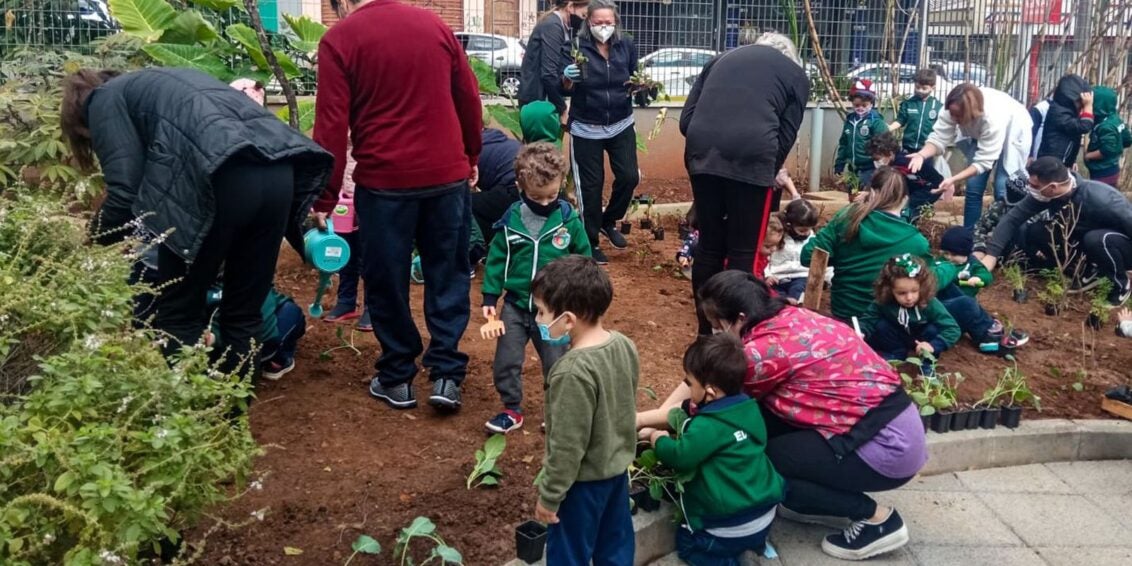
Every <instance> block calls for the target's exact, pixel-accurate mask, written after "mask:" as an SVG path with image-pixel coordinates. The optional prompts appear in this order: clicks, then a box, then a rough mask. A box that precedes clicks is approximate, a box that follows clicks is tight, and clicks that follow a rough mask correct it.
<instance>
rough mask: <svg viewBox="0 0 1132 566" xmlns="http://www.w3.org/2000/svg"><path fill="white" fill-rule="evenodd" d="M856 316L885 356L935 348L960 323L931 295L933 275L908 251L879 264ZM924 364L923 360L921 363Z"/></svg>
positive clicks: (955, 337) (950, 339) (944, 345)
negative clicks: (865, 306) (869, 297)
mask: <svg viewBox="0 0 1132 566" xmlns="http://www.w3.org/2000/svg"><path fill="white" fill-rule="evenodd" d="M873 293H874V302H873V304H871V305H869V310H868V311H866V313H865V316H864V318H863V319H862V320H861V321H860V322H861V332H862V333H863V334H864V335H865V341H866V342H868V344H869V346H872V348H873V350H875V351H876V353H878V354H880V355H881V356H882V357H883V358H884V359H886V360H903V359H906V358H908V356H910V355H917V356H926V355H931V356H934V357H936V358H939V356H940V354H942V353H943V352H944V350H947V349H948V348H950V347H952V346H954V345H955V343H956V342H957V341H959V336H960V330H959V325H958V324H956V323H955V319H954V318H952V316H951V314H949V313H948V312H947V309H946V308H945V307H944V306H943V303H941V302H940V301H939V299H937V298H935V293H936V277H935V274H934V273H932V270H930V269H928V266H927V265H926V264H925V263H924V260H922V259H920V258H918V257H916V256H913V255H911V254H904V255H900V256H896V257H894V258H892V259H890V260H888V262H886V263H885V264H884V267H883V268H882V269H881V272H880V277H878V278H877V281H876V284H875V285H874V287H873ZM927 366H928V364H926V363H925V369H926V367H927Z"/></svg>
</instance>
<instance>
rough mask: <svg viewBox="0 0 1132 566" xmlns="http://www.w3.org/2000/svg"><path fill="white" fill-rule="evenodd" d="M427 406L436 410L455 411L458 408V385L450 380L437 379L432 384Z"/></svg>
mask: <svg viewBox="0 0 1132 566" xmlns="http://www.w3.org/2000/svg"><path fill="white" fill-rule="evenodd" d="M428 404H429V405H432V406H433V407H435V408H436V409H438V410H447V411H455V410H456V409H459V408H460V405H461V403H460V384H459V383H456V382H455V381H454V380H451V379H443V378H441V379H438V380H436V381H434V382H432V395H430V396H429V398H428Z"/></svg>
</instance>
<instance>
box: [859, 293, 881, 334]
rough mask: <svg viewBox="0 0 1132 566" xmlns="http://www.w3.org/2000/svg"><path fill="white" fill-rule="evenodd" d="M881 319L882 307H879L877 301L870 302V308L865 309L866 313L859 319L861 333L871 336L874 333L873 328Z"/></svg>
mask: <svg viewBox="0 0 1132 566" xmlns="http://www.w3.org/2000/svg"><path fill="white" fill-rule="evenodd" d="M879 320H880V308H879V307H877V304H876V301H873V302H871V303H869V308H868V309H867V310H865V314H863V315H861V316H860V318H858V319H857V325H858V326H860V327H861V334H864V335H865V336H869V335H870V334H872V333H873V329H875V328H876V326H877V321H879Z"/></svg>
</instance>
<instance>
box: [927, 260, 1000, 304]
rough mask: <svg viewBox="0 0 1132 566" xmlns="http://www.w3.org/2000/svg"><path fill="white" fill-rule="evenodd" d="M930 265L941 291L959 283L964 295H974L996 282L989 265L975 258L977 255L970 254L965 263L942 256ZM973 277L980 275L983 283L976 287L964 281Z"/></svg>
mask: <svg viewBox="0 0 1132 566" xmlns="http://www.w3.org/2000/svg"><path fill="white" fill-rule="evenodd" d="M928 267H930V268H931V270H932V271H934V272H935V276H936V279H938V280H939V290H940V291H942V290H944V289H946V288H947V287H949V286H951V285H958V288H959V291H961V292H962V293H963V294H964V295H967V296H968V297H974V296H975V295H978V294H979V291H982V290H983V289H984V288H986V287H990V284H991V283H992V282H994V275H992V274H991V272H990V270H988V269H987V266H985V265H983V262H981V261H979V260H977V259H975V256H968V257H967V263H964V264H963V265H955V264H954V263H951V262H950V261H947V260H946V259H944V258H942V257H940V258H935V259H933V260H932V261H931V262H929V263H928ZM972 277H978V278H979V280H981V281H982V282H983V284H982V285H979V286H977V287H976V286H974V285H967V284H965V283H964V282H965V281H967V280H968V279H970V278H972Z"/></svg>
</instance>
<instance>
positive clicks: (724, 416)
mask: <svg viewBox="0 0 1132 566" xmlns="http://www.w3.org/2000/svg"><path fill="white" fill-rule="evenodd" d="M674 410H675V411H680V409H674ZM681 413H682V411H681ZM680 430H681V431H682V432H681V434H680V438H679V439H673V438H668V437H661V438H659V439H658V440H657V442H656V455H657V457H658V458H659V459H660V461H661V462H662V463H664V464H665V465H668V466H670V467H671V468H672V469H674V470H676V472H677V473H681V474H683V473H687V472H695V476H694V478H693V479H692V480H691V481H689V482H688V483H687V484H685V485H684V494H683V495H682V496H681V498H680V499H681V501H680V504H681V506H682V507H683V509H684V517H685V519H687V521H688V526H690V527H691V528H692V529H693V530H700V529H702V528H704V523H705V521H707V523H708V526H709V527H712V526H733V524H727V523H734V522H735V521H733V519H738V520H739V521H742V520H743V519H746V520H751V519H754V518H755V517H744V514H745V513H748V512H751V511H753V510H756V509H759V508H762V507H766V506H768V505H773V504H775V503H778V502H779V501H782V498H783V496H784V490H783V487H784V482H783V480H782V476H780V475H778V472H776V471H775V470H774V466H773V465H771V463H770V459H769V458H767V456H766V442H767V438H766V424H765V423H764V422H763V417H762V413H761V412H760V410H759V405H758V403H757V402H756V401H754V400H753V399H751V398H750V397H747V396H746V395H742V394H740V395H731V396H729V397H724V398H723V399H717V400H715V401H712V402H711V403H708V404H706V405H704V406H703V407H701V408H700V411H699V413H698V414H697V415H696V416H695V417H692V418H686V416H685V420H684V421H683V423H682V424H681V425H680ZM729 519H732V521H729ZM721 523H723V524H721Z"/></svg>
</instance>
